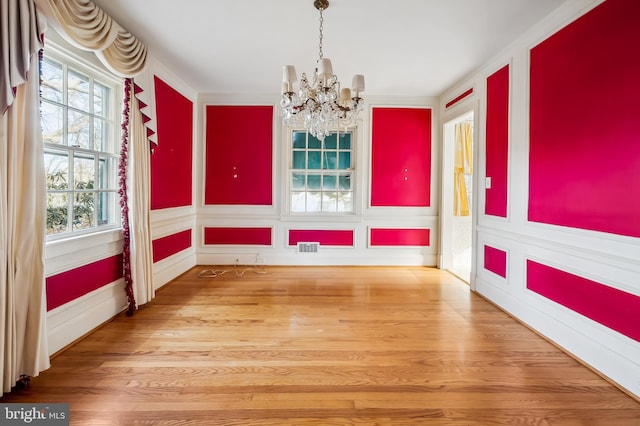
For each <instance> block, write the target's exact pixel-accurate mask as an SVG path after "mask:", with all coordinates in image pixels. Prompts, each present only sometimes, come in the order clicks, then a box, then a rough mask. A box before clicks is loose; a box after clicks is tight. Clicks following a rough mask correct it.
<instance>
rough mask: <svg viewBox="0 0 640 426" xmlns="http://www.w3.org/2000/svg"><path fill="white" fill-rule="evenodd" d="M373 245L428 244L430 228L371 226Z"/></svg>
mask: <svg viewBox="0 0 640 426" xmlns="http://www.w3.org/2000/svg"><path fill="white" fill-rule="evenodd" d="M370 233H371V234H370V242H371V245H372V246H428V245H430V242H429V229H412V228H402V229H397V228H371V231H370Z"/></svg>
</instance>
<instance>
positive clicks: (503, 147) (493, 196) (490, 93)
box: [484, 65, 509, 217]
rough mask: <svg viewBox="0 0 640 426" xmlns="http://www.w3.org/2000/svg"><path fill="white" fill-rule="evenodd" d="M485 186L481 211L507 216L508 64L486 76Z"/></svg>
mask: <svg viewBox="0 0 640 426" xmlns="http://www.w3.org/2000/svg"><path fill="white" fill-rule="evenodd" d="M486 129H487V134H486V162H487V164H486V168H487V171H486V175H487V176H490V177H491V188H488V189H486V190H485V191H486V192H485V193H486V198H485V205H484V212H485V214H488V215H493V216H499V217H507V183H508V182H507V179H508V167H509V65H506V66H504V67H502V68H501V69H499V70H498V71H496V72H495V73H493V74H492V75H490V76H489V77H488V78H487V126H486Z"/></svg>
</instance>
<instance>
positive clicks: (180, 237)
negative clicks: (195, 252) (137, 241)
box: [152, 229, 191, 263]
mask: <svg viewBox="0 0 640 426" xmlns="http://www.w3.org/2000/svg"><path fill="white" fill-rule="evenodd" d="M152 244H153V262H154V263H155V262H158V261H160V260H162V259H166V258H167V257H169V256H172V255H174V254H176V253H179V252H181V251H182V250H186V249H188V248H189V247H191V229H187V230H184V231H182V232H177V233H175V234H172V235H167V236H166V237H162V238H157V239H155V240H153V243H152Z"/></svg>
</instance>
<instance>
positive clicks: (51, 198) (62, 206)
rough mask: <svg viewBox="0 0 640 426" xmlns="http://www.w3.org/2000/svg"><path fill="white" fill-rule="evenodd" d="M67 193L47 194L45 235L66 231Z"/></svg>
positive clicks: (67, 214)
mask: <svg viewBox="0 0 640 426" xmlns="http://www.w3.org/2000/svg"><path fill="white" fill-rule="evenodd" d="M68 217H69V195H68V194H65V193H62V194H59V193H53V194H51V193H49V194H47V235H52V234H59V233H61V232H67V222H68Z"/></svg>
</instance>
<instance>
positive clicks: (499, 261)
mask: <svg viewBox="0 0 640 426" xmlns="http://www.w3.org/2000/svg"><path fill="white" fill-rule="evenodd" d="M484 269H486V270H487V271H491V272H493V273H494V274H498V275H500V276H501V277H502V278H507V252H506V251H503V250H499V249H497V248H494V247H490V246H484Z"/></svg>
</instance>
